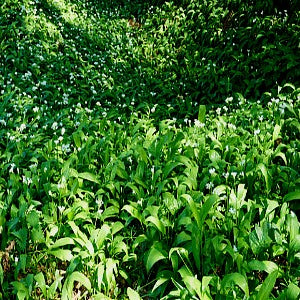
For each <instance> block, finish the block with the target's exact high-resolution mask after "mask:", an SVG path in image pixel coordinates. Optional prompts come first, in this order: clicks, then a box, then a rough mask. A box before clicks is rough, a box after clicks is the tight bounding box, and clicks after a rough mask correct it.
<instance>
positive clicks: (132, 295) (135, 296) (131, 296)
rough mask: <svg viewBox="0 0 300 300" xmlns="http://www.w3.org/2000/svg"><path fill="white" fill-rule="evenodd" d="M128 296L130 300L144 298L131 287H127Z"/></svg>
mask: <svg viewBox="0 0 300 300" xmlns="http://www.w3.org/2000/svg"><path fill="white" fill-rule="evenodd" d="M127 296H128V298H129V300H141V299H142V298H141V297H140V295H139V294H138V293H137V292H136V291H135V290H133V289H132V288H131V287H128V288H127Z"/></svg>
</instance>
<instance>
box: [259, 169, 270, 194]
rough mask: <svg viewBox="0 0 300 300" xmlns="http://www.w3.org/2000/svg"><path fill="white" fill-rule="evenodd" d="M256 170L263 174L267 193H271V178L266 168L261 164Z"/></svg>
mask: <svg viewBox="0 0 300 300" xmlns="http://www.w3.org/2000/svg"><path fill="white" fill-rule="evenodd" d="M256 169H257V170H260V171H261V173H262V174H263V176H264V178H265V182H266V188H267V192H269V191H270V190H271V183H270V178H269V174H268V170H267V168H266V166H265V165H264V164H263V163H260V164H259V165H258V166H257V168H256Z"/></svg>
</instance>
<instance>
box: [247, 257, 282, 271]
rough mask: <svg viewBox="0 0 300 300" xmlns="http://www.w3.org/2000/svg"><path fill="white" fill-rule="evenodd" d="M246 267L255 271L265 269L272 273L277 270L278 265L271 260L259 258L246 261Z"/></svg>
mask: <svg viewBox="0 0 300 300" xmlns="http://www.w3.org/2000/svg"><path fill="white" fill-rule="evenodd" d="M248 267H249V268H250V269H251V270H257V271H265V272H267V273H272V272H273V271H275V270H278V266H277V265H276V264H275V263H274V262H272V261H267V260H265V261H259V260H251V261H250V262H249V263H248Z"/></svg>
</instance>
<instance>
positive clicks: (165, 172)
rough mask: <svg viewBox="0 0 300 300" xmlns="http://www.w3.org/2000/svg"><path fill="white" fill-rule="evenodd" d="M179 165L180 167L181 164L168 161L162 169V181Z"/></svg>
mask: <svg viewBox="0 0 300 300" xmlns="http://www.w3.org/2000/svg"><path fill="white" fill-rule="evenodd" d="M180 165H182V163H181V162H179V161H175V162H174V161H169V162H168V163H167V164H166V166H165V167H164V169H163V179H166V178H167V177H168V175H169V174H170V172H172V170H173V169H175V168H176V167H177V166H180Z"/></svg>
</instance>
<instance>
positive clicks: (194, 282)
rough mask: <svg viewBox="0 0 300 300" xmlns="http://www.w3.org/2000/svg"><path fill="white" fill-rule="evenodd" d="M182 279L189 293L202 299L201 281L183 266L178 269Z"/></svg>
mask: <svg viewBox="0 0 300 300" xmlns="http://www.w3.org/2000/svg"><path fill="white" fill-rule="evenodd" d="M178 272H179V274H180V275H181V277H182V280H183V282H184V284H185V286H186V287H187V289H188V291H189V292H190V294H191V295H195V294H197V295H198V297H199V299H202V292H201V282H200V281H199V280H198V279H197V278H196V277H195V276H194V275H193V274H192V273H191V271H190V270H188V269H187V268H186V267H185V266H184V267H182V268H181V269H180V270H179V271H178Z"/></svg>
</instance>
